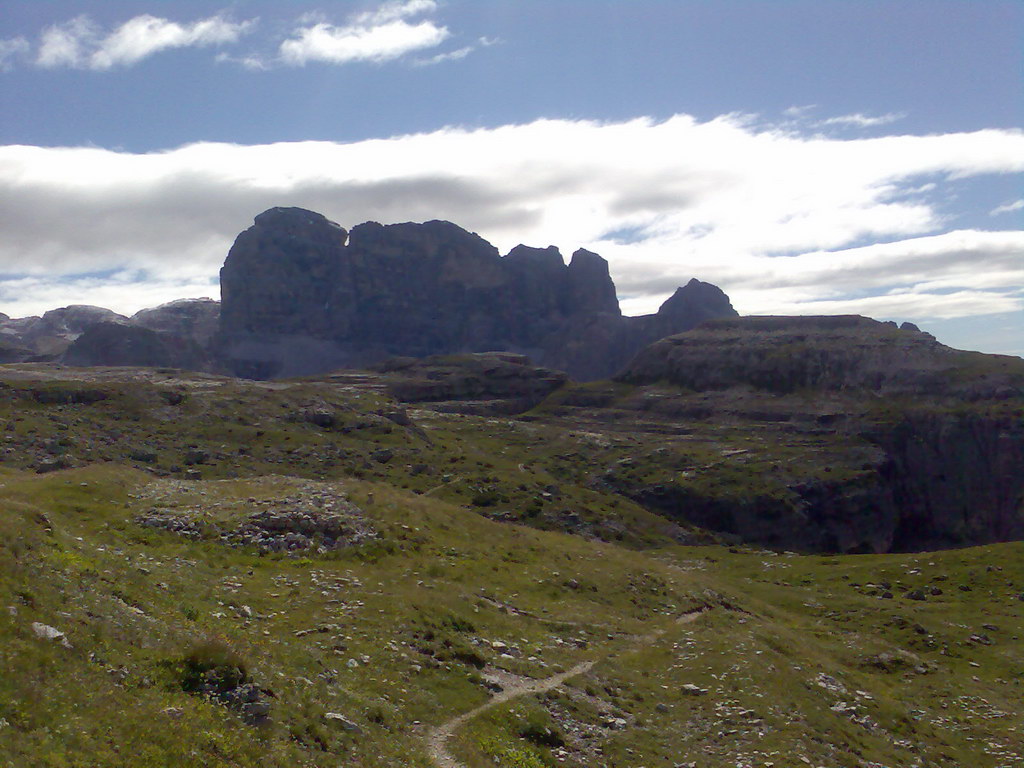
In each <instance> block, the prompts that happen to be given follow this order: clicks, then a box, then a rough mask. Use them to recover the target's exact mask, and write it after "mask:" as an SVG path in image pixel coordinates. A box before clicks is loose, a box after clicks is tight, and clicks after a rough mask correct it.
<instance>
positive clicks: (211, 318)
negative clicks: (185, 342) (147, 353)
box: [131, 299, 220, 347]
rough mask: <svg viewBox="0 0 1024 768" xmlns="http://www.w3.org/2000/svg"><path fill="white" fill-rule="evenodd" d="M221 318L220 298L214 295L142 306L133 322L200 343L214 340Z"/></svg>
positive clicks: (132, 319)
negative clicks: (154, 305) (149, 306)
mask: <svg viewBox="0 0 1024 768" xmlns="http://www.w3.org/2000/svg"><path fill="white" fill-rule="evenodd" d="M219 322H220V302H219V301H214V300H213V299H178V300H176V301H170V302H168V303H166V304H161V305H160V306H158V307H152V308H150V309H142V310H139V311H138V312H136V313H135V314H134V315H132V317H131V323H132V324H133V325H138V326H141V327H143V328H148V329H149V330H151V331H160V332H161V333H169V334H171V335H172V336H180V337H182V338H186V339H192V341H194V342H195V343H196V344H198V345H199V346H201V347H206V346H207V345H209V344H210V342H211V341H212V340H213V337H214V336H215V335H216V334H217V328H218V326H219Z"/></svg>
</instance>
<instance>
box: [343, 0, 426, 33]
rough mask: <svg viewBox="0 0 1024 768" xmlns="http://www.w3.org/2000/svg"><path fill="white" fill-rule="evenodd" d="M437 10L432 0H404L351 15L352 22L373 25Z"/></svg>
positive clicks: (366, 25)
mask: <svg viewBox="0 0 1024 768" xmlns="http://www.w3.org/2000/svg"><path fill="white" fill-rule="evenodd" d="M436 10H437V3H436V2H434V0H405V2H401V1H399V2H390V3H384V5H382V6H380V7H379V8H377V9H375V10H372V11H366V12H364V13H360V14H357V15H356V16H354V17H353V19H352V23H353V24H355V25H358V26H364V27H374V26H377V25H380V24H388V23H389V22H392V21H398V20H399V19H407V18H409V17H410V16H418V15H420V14H422V13H431V12H432V11H436Z"/></svg>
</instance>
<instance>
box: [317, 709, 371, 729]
mask: <svg viewBox="0 0 1024 768" xmlns="http://www.w3.org/2000/svg"><path fill="white" fill-rule="evenodd" d="M324 720H326V721H327V722H328V723H333V724H334V725H339V726H341V727H342V729H344V730H346V731H349V732H351V733H357V734H361V733H362V732H363V729H362V728H360V727H359V726H358V725H356V724H355V723H353V722H352V721H351V720H349V719H348V718H347V717H345V716H344V715H342V714H340V713H338V712H325V713H324Z"/></svg>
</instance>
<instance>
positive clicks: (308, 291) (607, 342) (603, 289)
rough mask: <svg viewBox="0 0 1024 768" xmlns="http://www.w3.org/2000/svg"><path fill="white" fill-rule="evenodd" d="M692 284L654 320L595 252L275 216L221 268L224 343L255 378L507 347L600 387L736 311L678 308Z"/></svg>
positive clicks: (428, 229) (236, 365) (443, 227)
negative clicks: (675, 339)
mask: <svg viewBox="0 0 1024 768" xmlns="http://www.w3.org/2000/svg"><path fill="white" fill-rule="evenodd" d="M698 285H704V284H698ZM688 288H690V287H689V286H688ZM709 288H713V286H709ZM681 290H683V291H684V293H683V296H682V298H680V299H679V300H677V301H676V302H675V303H673V304H672V306H671V307H670V311H666V312H664V313H661V312H659V314H658V315H652V316H651V318H657V321H656V322H643V320H644V319H642V318H623V317H622V315H621V312H620V311H619V305H618V300H617V299H616V296H615V286H614V285H613V283H612V281H611V277H610V276H609V274H608V264H607V262H606V261H605V260H604V259H602V258H601V257H600V256H598V255H597V254H594V253H591V252H589V251H586V250H582V249H581V250H578V251H576V253H574V254H573V256H572V259H571V260H570V262H569V263H568V264H565V263H564V261H563V260H562V256H561V254H560V253H559V252H558V250H557V249H556V248H553V247H550V248H529V247H526V246H518V247H516V248H514V249H513V250H512V251H511V252H510V253H509V254H508V255H507V256H505V257H504V258H502V257H501V256H500V255H499V254H498V251H497V250H496V249H495V248H494V247H493V246H492V245H490V244H489V243H487V242H486V241H485V240H483V239H482V238H480V237H479V236H477V235H475V234H472V233H470V232H467V231H465V230H463V229H461V228H460V227H458V226H456V225H454V224H451V223H449V222H444V221H430V222H426V223H424V224H393V225H389V226H383V225H380V224H376V223H372V222H371V223H366V224H360V225H358V226H356V227H354V228H353V229H352V231H351V232H348V231H346V230H345V229H343V228H342V227H339V226H338V225H337V224H334V223H332V222H330V221H328V220H327V219H326V218H325V217H323V216H322V215H320V214H318V213H313V212H311V211H306V210H303V209H298V208H273V209H271V210H269V211H266V212H264V213H262V214H260V215H259V216H257V217H256V220H255V223H254V225H253V226H252V227H250V228H249V229H247V230H246V231H245V232H243V233H241V234H240V235H239V236H238V238H237V240H236V241H235V244H234V245H233V246H232V248H231V251H230V252H229V254H228V258H227V260H226V261H225V264H224V268H223V269H222V270H221V296H222V308H221V319H220V342H221V348H222V351H223V354H224V356H225V358H226V359H227V360H228V365H229V366H230V368H231V369H232V370H234V371H235V372H236V373H239V374H241V375H248V376H256V377H272V376H286V375H296V374H306V373H318V372H324V371H326V370H330V369H331V368H336V367H357V366H365V365H368V364H372V363H376V362H378V361H380V360H383V359H386V358H388V357H394V356H413V357H423V356H427V355H432V354H441V353H458V352H485V351H495V350H503V351H511V352H517V353H522V354H526V355H528V356H530V357H531V358H532V359H533V360H534V361H535V362H536V363H537V364H539V365H543V366H546V367H549V368H555V369H559V370H566V371H568V372H569V373H570V375H573V376H574V377H576V378H581V379H594V378H601V377H607V376H610V375H611V374H612V373H614V372H615V371H616V370H618V368H619V367H621V365H622V364H624V363H625V362H626V361H627V360H628V359H629V357H631V356H632V354H634V353H635V352H636V350H638V349H639V348H640V347H641V346H643V344H645V343H648V342H650V341H652V340H653V339H654V338H657V336H655V335H653V334H655V333H657V334H659V335H664V333H665V332H678V331H681V330H685V329H686V328H689V327H692V322H693V318H695V317H700V318H702V319H703V318H704V317H705V316H707V315H709V314H710V315H712V316H722V315H735V311H734V310H733V309H732V307H731V306H729V304H728V299H725V298H724V294H721V296H717V295H716V296H714V297H713V298H714V300H715V301H714V302H712V303H711V304H709V305H708V306H707V307H705V306H701V307H694V308H693V309H692V311H690V310H685V308H684V311H680V306H679V305H684V304H687V303H688V302H690V300H691V299H692V301H693V303H698V302H699V301H700V300H702V299H703V293H701V294H700V295H697V294H698V292H696V291H692V290H691V291H690V293H686V290H685V289H681ZM714 290H715V291H717V289H714ZM718 293H719V294H720V292H718ZM721 299H724V304H722V302H721ZM716 302H717V303H716ZM638 321H639V322H638ZM666 329H668V330H666Z"/></svg>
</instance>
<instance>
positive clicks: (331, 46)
mask: <svg viewBox="0 0 1024 768" xmlns="http://www.w3.org/2000/svg"><path fill="white" fill-rule="evenodd" d="M436 7H437V4H436V3H434V2H432V1H431V0H408V1H407V2H404V3H388V4H386V5H383V6H381V7H380V8H378V9H377V10H375V11H370V12H366V13H362V14H359V15H357V16H355V17H353V18H352V19H351V20H350V21H349V23H347V24H345V25H343V26H335V25H333V24H328V23H327V22H325V21H319V20H318V21H315V22H313V23H307V25H306V26H302V27H299V28H298V29H296V30H295V31H294V32H293V35H292V37H291V38H289V39H288V40H285V41H284V42H282V43H281V45H280V48H279V51H278V53H279V57H280V60H281V61H282V62H283V63H285V64H289V65H292V66H303V65H305V64H306V63H307V62H310V61H322V62H327V63H330V64H348V63H350V62H354V61H372V62H383V61H390V60H392V59H397V58H400V57H401V56H404V55H405V54H407V53H410V52H412V51H418V50H422V49H424V48H433V47H435V46H437V45H440V44H441V43H442V42H444V41H445V40H446V39H447V38H448V37H449V35H450V33H449V31H448V28H447V27H443V26H438V25H437V24H435V23H434V22H433V21H429V20H428V21H420V22H418V23H415V24H413V23H410V22H408V21H406V18H408V17H410V16H414V15H418V14H421V13H425V12H429V11H433V10H435V9H436Z"/></svg>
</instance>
